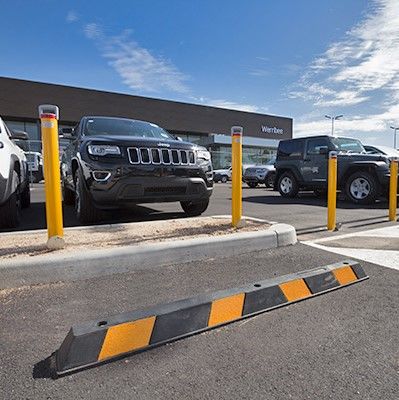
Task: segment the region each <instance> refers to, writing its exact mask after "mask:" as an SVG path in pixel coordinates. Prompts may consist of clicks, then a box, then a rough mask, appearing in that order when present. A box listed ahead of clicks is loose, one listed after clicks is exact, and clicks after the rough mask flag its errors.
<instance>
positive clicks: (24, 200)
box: [21, 182, 30, 208]
mask: <svg viewBox="0 0 399 400" xmlns="http://www.w3.org/2000/svg"><path fill="white" fill-rule="evenodd" d="M29 206H30V186H29V183H28V182H26V184H25V188H24V190H23V191H22V193H21V207H22V208H28V207H29Z"/></svg>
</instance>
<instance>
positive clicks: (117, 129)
mask: <svg viewBox="0 0 399 400" xmlns="http://www.w3.org/2000/svg"><path fill="white" fill-rule="evenodd" d="M84 134H85V135H87V136H99V135H121V136H135V137H144V138H154V139H161V140H162V139H163V140H165V139H166V140H167V139H174V138H173V136H172V135H170V134H169V133H168V132H167V131H165V129H162V128H160V127H159V126H158V125H155V124H152V123H150V122H144V121H136V120H133V119H125V118H120V119H119V118H89V119H88V120H87V122H86V125H85V128H84Z"/></svg>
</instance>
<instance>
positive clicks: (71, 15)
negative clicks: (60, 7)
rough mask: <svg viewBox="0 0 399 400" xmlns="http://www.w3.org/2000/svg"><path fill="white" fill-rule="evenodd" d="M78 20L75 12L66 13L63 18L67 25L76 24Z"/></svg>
mask: <svg viewBox="0 0 399 400" xmlns="http://www.w3.org/2000/svg"><path fill="white" fill-rule="evenodd" d="M78 19H79V17H78V15H77V14H76V13H75V11H68V14H67V16H66V17H65V20H66V22H68V23H69V24H70V23H72V22H76V21H77V20H78Z"/></svg>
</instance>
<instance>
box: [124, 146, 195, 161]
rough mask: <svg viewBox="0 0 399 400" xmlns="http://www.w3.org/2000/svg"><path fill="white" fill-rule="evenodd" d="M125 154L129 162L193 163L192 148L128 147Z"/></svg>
mask: <svg viewBox="0 0 399 400" xmlns="http://www.w3.org/2000/svg"><path fill="white" fill-rule="evenodd" d="M127 154H128V156H129V162H130V163H131V164H144V165H146V164H147V165H148V164H154V165H159V164H163V165H170V164H172V165H195V153H194V151H192V150H177V149H171V150H170V149H157V148H146V147H129V148H128V149H127Z"/></svg>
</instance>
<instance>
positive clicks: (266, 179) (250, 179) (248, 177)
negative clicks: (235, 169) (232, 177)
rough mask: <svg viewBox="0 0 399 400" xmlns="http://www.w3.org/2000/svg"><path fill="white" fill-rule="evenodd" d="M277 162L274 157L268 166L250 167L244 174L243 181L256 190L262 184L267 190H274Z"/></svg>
mask: <svg viewBox="0 0 399 400" xmlns="http://www.w3.org/2000/svg"><path fill="white" fill-rule="evenodd" d="M275 162H276V157H273V158H272V159H271V160H269V161H268V162H267V163H266V164H263V165H254V166H252V167H248V168H247V169H246V170H245V172H244V174H243V177H242V180H243V181H244V182H245V183H246V184H247V185H248V186H249V187H251V188H255V187H256V186H258V185H259V184H261V183H264V184H265V185H266V187H267V188H272V187H273V186H274V180H275V179H276V168H274V163H275Z"/></svg>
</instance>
